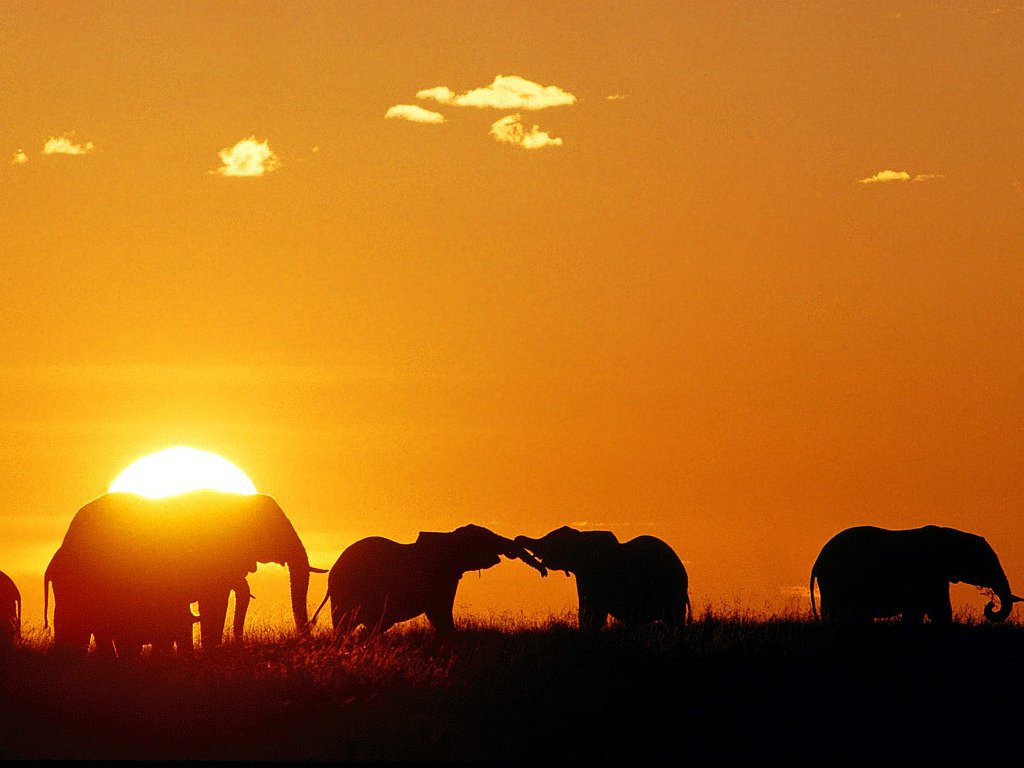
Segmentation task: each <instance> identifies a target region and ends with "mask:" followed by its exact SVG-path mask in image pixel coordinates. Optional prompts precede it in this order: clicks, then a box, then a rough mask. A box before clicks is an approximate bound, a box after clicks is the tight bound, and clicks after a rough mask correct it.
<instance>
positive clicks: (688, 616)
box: [683, 592, 693, 624]
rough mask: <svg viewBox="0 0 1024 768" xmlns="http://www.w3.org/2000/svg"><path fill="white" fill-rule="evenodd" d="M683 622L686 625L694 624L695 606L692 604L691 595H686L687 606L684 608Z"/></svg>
mask: <svg viewBox="0 0 1024 768" xmlns="http://www.w3.org/2000/svg"><path fill="white" fill-rule="evenodd" d="M683 621H684V623H685V624H692V623H693V605H691V604H690V593H689V592H687V593H686V605H685V606H684V607H683Z"/></svg>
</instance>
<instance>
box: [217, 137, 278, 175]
mask: <svg viewBox="0 0 1024 768" xmlns="http://www.w3.org/2000/svg"><path fill="white" fill-rule="evenodd" d="M220 161H221V162H222V163H223V165H222V166H221V167H220V168H217V169H216V170H213V171H210V173H219V174H220V175H221V176H262V175H263V174H265V173H270V172H271V171H274V170H277V168H278V167H280V165H281V162H280V160H279V159H278V157H277V155H276V154H274V152H273V150H271V149H270V146H269V141H263V142H260V141H256V137H255V136H250V137H249V138H247V139H242V140H241V141H240V142H238V143H237V144H235V146H233V147H231V148H230V149H227V148H225V149H222V150H221V151H220Z"/></svg>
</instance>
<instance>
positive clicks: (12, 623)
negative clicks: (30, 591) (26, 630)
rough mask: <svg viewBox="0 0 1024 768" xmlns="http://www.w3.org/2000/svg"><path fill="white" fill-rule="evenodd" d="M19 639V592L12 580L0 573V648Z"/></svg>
mask: <svg viewBox="0 0 1024 768" xmlns="http://www.w3.org/2000/svg"><path fill="white" fill-rule="evenodd" d="M19 637H21V592H19V591H18V587H17V585H16V584H15V583H14V579H12V578H11V577H10V576H8V575H7V574H6V573H4V572H3V571H0V646H4V645H13V644H14V642H15V640H17V639H18V638H19Z"/></svg>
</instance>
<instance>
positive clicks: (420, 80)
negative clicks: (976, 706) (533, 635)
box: [0, 0, 1024, 624]
mask: <svg viewBox="0 0 1024 768" xmlns="http://www.w3.org/2000/svg"><path fill="white" fill-rule="evenodd" d="M0 210H3V212H4V214H3V232H2V236H0V270H2V272H0V277H2V279H0V322H2V328H3V334H2V337H3V341H2V342H0V446H2V459H3V460H2V462H0V499H2V504H0V570H3V571H5V572H7V573H9V574H10V575H12V576H13V577H14V578H15V580H16V581H17V582H18V584H19V587H20V588H21V590H22V593H23V594H24V595H25V598H26V611H25V619H26V623H29V624H30V623H32V622H35V623H37V624H38V623H40V622H41V609H42V605H41V603H42V571H43V568H44V567H45V565H46V562H47V561H48V560H49V558H50V556H51V555H52V553H53V552H54V551H55V549H56V548H57V546H58V545H59V543H60V541H61V538H62V537H63V535H64V532H65V530H66V528H67V525H68V522H69V521H70V519H71V516H72V515H73V514H74V512H75V511H76V510H77V509H78V508H79V507H81V506H82V505H84V504H85V503H86V502H88V501H90V500H91V499H93V498H94V497H96V496H98V495H99V494H101V493H103V492H104V491H105V490H106V488H107V486H108V485H109V483H110V481H111V480H112V479H113V478H114V477H115V476H116V475H117V474H118V473H119V472H120V471H121V470H123V469H124V468H125V467H127V466H128V465H129V464H130V463H131V462H132V461H134V460H135V459H137V458H139V457H140V456H143V455H145V454H148V453H152V452H154V451H156V450H159V449H161V448H165V447H167V446H170V445H190V446H194V447H196V448H201V449H204V450H209V451H214V452H216V453H218V454H221V455H223V456H224V457H226V458H228V459H229V460H231V461H232V462H233V463H235V464H237V465H238V466H239V467H241V468H242V469H243V470H244V471H245V472H246V474H248V476H249V477H250V478H252V480H253V482H254V483H255V484H256V487H257V488H258V489H259V490H260V491H261V492H264V493H269V494H271V495H273V496H274V497H275V498H276V499H277V500H278V501H279V502H280V504H281V506H282V508H283V509H284V510H285V512H286V513H287V514H288V515H289V517H290V518H291V520H292V522H293V523H294V524H295V527H296V529H297V531H298V532H299V535H300V536H301V537H302V538H303V540H304V542H305V543H306V545H307V548H308V549H309V551H310V559H311V561H312V562H313V564H314V565H317V566H320V567H325V568H326V567H330V565H331V564H332V563H333V562H334V560H335V559H336V558H337V556H338V555H339V554H340V552H341V551H342V550H343V549H344V548H345V547H346V546H348V545H349V544H351V543H352V542H353V541H355V540H356V539H358V538H362V537H364V536H369V535H383V536H388V537H391V538H394V539H396V540H399V541H412V540H413V539H414V538H415V536H416V533H417V532H418V531H420V530H451V529H453V528H455V527H456V526H458V525H462V524H465V523H468V522H475V523H478V524H481V525H486V526H488V527H491V528H492V529H493V530H495V531H496V532H498V533H501V534H503V535H508V536H513V535H515V534H519V533H522V534H526V535H530V536H537V535H540V534H542V533H545V532H547V531H548V530H550V529H552V528H554V527H557V526H560V525H563V524H578V525H580V526H589V527H597V528H609V529H611V530H614V531H615V532H616V533H617V534H618V535H619V538H620V539H622V540H625V539H628V538H631V537H633V536H635V535H639V534H641V533H647V534H654V535H657V536H660V537H662V538H664V539H665V540H666V541H668V542H669V543H670V544H671V545H672V546H673V547H674V548H675V549H676V551H677V552H678V553H679V555H680V556H681V557H682V559H683V560H684V562H685V563H686V565H687V568H688V571H689V573H690V580H691V597H692V599H693V601H694V604H695V606H697V607H698V609H699V608H700V607H701V606H703V605H705V604H707V603H715V604H717V603H726V604H728V605H730V606H732V605H740V606H742V607H748V608H750V609H752V610H760V609H762V608H764V607H770V608H773V609H778V608H783V607H786V606H788V605H792V604H794V603H793V601H796V603H795V604H796V605H799V606H805V605H807V603H806V598H805V596H804V595H805V593H802V592H801V590H805V589H806V585H807V580H808V572H809V569H810V565H811V563H812V561H813V559H814V557H815V556H816V554H817V552H818V550H819V549H820V547H821V545H822V544H823V543H824V542H825V541H826V540H827V539H828V538H829V537H830V536H831V535H832V534H834V533H835V532H837V531H838V530H840V529H841V528H845V527H847V526H850V525H856V524H865V523H870V524H876V525H882V526H885V527H896V528H898V527H911V526H917V525H923V524H927V523H935V524H940V525H951V526H955V527H960V528H963V529H965V530H970V531H973V532H975V533H979V534H981V535H983V536H985V537H986V538H988V540H989V542H990V543H991V544H992V545H993V547H994V548H995V549H996V551H997V552H998V553H999V555H1000V557H1001V559H1002V561H1003V564H1004V566H1005V568H1006V571H1007V574H1008V576H1009V578H1010V583H1011V585H1012V586H1013V587H1014V588H1015V589H1016V590H1017V591H1018V592H1019V590H1020V589H1021V588H1024V479H1022V478H1024V472H1022V470H1024V466H1022V456H1024V261H1022V256H1024V10H1022V7H1021V4H1020V2H1019V0H1013V1H1012V2H1010V1H1005V2H1001V1H1000V0H991V1H990V2H957V1H956V0H954V1H952V2H942V3H918V2H901V0H891V1H890V2H858V3H838V2H837V3H828V2H813V3H812V2H788V3H787V2H782V3H761V2H746V1H744V2H730V3H724V2H723V3H719V2H708V3H661V2H657V3H654V2H652V3H641V2H621V3H620V2H604V1H599V2H586V3H583V2H559V3H513V4H508V3H497V2H479V0H474V1H473V2H447V1H444V0H442V1H441V2H436V3H411V2H394V3H381V2H372V3H371V2H295V3H293V2H216V3H214V2H170V3H163V4H157V3H136V2H81V3H69V2H45V1H40V0H31V1H28V0H26V1H24V2H18V1H13V2H12V1H11V0H3V1H0ZM262 574H263V570H262V569H261V574H260V575H258V577H257V580H258V579H259V578H260V576H261V575H262ZM271 581H272V580H271ZM325 587H326V577H324V576H316V575H314V577H313V580H312V582H311V587H310V601H311V603H313V604H314V605H315V604H316V603H318V602H319V599H320V598H321V597H322V595H323V592H324V589H325ZM269 588H270V589H272V588H273V587H272V586H271V587H269ZM253 591H254V593H255V594H256V595H257V602H256V603H254V605H253V611H254V612H258V611H260V610H264V611H266V610H269V607H270V606H269V605H268V602H267V601H266V599H264V600H261V599H260V597H261V589H260V586H259V585H258V583H254V585H253ZM972 592H973V591H972ZM271 594H272V593H271ZM964 599H971V594H968V595H967V597H965V598H964ZM574 600H575V594H574V591H573V588H572V583H571V581H569V580H567V579H565V578H564V577H562V576H561V575H559V574H553V575H552V577H549V578H548V579H545V580H541V579H540V578H539V577H538V576H537V574H536V573H535V572H533V571H532V570H530V569H529V568H527V567H526V566H524V565H522V564H521V563H514V562H506V563H503V565H502V566H500V567H496V568H494V569H492V570H490V571H486V572H484V573H483V574H482V575H481V577H480V578H477V576H476V574H469V575H467V577H466V578H465V579H464V580H463V584H462V587H461V588H460V592H459V598H458V602H457V607H458V605H460V604H461V605H463V606H467V607H469V608H471V609H472V610H474V611H478V612H480V613H483V614H486V613H487V612H488V611H491V610H512V611H519V610H522V611H524V612H527V613H531V612H534V611H543V610H548V609H550V608H552V607H555V608H557V607H560V606H572V605H574ZM285 613H286V611H285Z"/></svg>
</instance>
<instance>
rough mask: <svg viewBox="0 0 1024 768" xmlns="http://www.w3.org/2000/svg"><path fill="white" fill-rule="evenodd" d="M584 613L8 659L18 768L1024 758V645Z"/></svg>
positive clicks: (1014, 630)
mask: <svg viewBox="0 0 1024 768" xmlns="http://www.w3.org/2000/svg"><path fill="white" fill-rule="evenodd" d="M571 619H572V617H570V616H565V617H558V618H552V619H551V620H549V621H547V622H532V623H531V622H516V621H512V620H508V621H506V620H499V621H490V622H479V621H469V622H466V621H463V623H462V625H461V626H462V630H461V631H460V632H459V633H458V635H457V636H455V637H452V638H449V639H445V640H439V639H437V638H435V637H434V636H433V634H432V633H431V632H430V631H429V630H427V629H425V628H424V627H423V625H422V624H414V625H413V626H411V627H406V628H403V627H401V626H400V627H396V628H395V629H393V630H392V631H391V632H389V633H388V634H386V635H385V636H383V637H377V638H372V639H369V640H364V641H361V642H353V641H349V640H345V641H342V642H340V643H333V642H332V641H331V638H330V637H329V636H328V635H327V634H325V633H323V632H318V633H315V634H314V635H313V636H312V637H309V638H305V639H298V638H295V637H289V636H287V635H281V634H275V633H274V632H270V631H260V630H259V629H257V631H256V632H255V633H254V636H253V637H252V638H251V639H249V640H248V641H247V642H246V643H245V644H244V645H243V646H233V647H232V646H228V647H224V648H220V649H215V650H213V651H207V652H202V651H200V652H197V653H196V654H195V656H194V657H191V658H184V657H165V658H159V657H142V658H138V659H134V660H131V661H127V662H117V661H107V660H103V659H98V658H94V657H91V656H90V657H89V658H87V659H84V660H81V659H80V660H72V659H66V658H61V657H60V656H58V655H56V654H54V653H52V652H51V651H50V650H49V647H48V644H49V641H48V639H46V638H45V637H39V638H32V637H31V636H30V637H29V638H27V639H26V640H24V641H23V642H22V644H21V645H20V647H17V648H14V649H13V650H10V651H7V652H4V653H2V654H0V757H2V758H4V759H8V760H11V759H33V760H39V759H57V760H72V759H174V760H292V761H295V760H435V761H436V760H487V761H494V760H501V761H507V760H511V761H523V762H533V761H538V760H539V761H542V762H556V761H557V762H562V761H566V760H577V761H581V762H588V763H592V762H615V763H635V762H640V763H645V762H646V763H651V762H656V763H669V762H671V763H677V762H678V763H683V764H685V763H692V764H722V765H737V764H745V765H772V764H774V765H798V764H807V765H812V764H813V765H821V764H828V765H837V764H850V765H872V766H874V765H888V764H893V765H918V764H920V765H946V764H965V765H979V764H991V763H997V762H999V763H1010V762H1018V763H1019V762H1021V761H1022V760H1024V748H1022V745H1021V742H1020V740H1019V734H1020V729H1021V726H1022V725H1024V712H1021V709H1020V707H1019V701H1020V694H1021V684H1022V682H1024V665H1022V664H1021V649H1022V648H1024V627H1022V626H1021V625H1019V624H1017V623H1015V622H1009V623H1006V624H1004V625H987V624H985V623H983V622H964V621H960V622H958V623H956V624H954V625H953V626H952V627H949V628H940V627H936V626H931V625H924V626H918V627H905V626H902V625H900V624H898V623H878V624H875V625H874V626H871V627H865V628H862V629H859V630H856V631H852V630H848V629H847V630H840V629H834V628H831V627H823V626H821V625H818V624H815V623H812V622H811V621H809V620H807V619H803V618H787V617H776V618H752V617H747V616H744V615H741V614H733V615H722V614H715V613H712V612H711V611H705V612H704V614H703V615H702V616H699V617H698V619H697V620H696V621H695V622H694V623H693V624H692V625H691V626H690V627H688V628H687V630H686V631H685V632H683V633H681V634H674V633H672V632H668V631H665V630H659V629H657V628H648V629H645V630H642V631H627V630H625V629H623V628H621V627H617V626H616V627H610V628H608V629H607V630H605V631H604V632H603V633H601V635H600V636H599V637H584V636H581V635H580V633H579V632H578V631H577V630H576V629H574V628H573V627H572V626H571V624H570V622H571Z"/></svg>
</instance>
